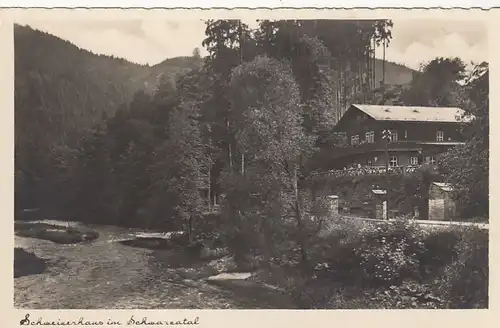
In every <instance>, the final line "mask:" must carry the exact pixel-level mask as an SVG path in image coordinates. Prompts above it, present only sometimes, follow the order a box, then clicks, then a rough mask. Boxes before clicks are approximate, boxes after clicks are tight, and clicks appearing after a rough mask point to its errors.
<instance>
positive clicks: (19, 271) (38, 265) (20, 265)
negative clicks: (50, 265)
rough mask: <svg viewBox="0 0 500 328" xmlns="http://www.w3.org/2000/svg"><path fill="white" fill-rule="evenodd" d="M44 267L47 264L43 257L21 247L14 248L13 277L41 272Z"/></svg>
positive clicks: (45, 267)
mask: <svg viewBox="0 0 500 328" xmlns="http://www.w3.org/2000/svg"><path fill="white" fill-rule="evenodd" d="M45 269H47V264H46V262H45V260H44V259H41V258H39V257H37V256H36V255H34V254H32V253H28V252H26V251H25V250H24V249H22V248H15V249H14V278H19V277H23V276H29V275H34V274H41V273H43V272H44V271H45Z"/></svg>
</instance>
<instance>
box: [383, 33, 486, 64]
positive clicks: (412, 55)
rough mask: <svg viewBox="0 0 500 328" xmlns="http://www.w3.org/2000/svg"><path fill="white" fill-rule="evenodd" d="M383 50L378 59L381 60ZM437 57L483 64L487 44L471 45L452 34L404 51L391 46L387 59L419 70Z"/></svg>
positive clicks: (417, 44) (409, 46)
mask: <svg viewBox="0 0 500 328" xmlns="http://www.w3.org/2000/svg"><path fill="white" fill-rule="evenodd" d="M381 52H382V51H381V49H378V53H377V57H379V58H381V57H382V56H381ZM436 57H459V58H461V59H462V60H463V61H464V62H466V63H469V62H470V61H474V62H481V61H487V60H488V49H487V45H486V43H475V44H474V45H472V46H471V45H469V44H468V43H467V41H466V40H465V39H464V38H463V37H462V36H461V35H459V34H458V33H452V34H448V35H445V36H441V37H438V38H433V39H432V40H431V41H430V42H428V43H427V44H425V43H421V42H411V43H410V44H409V45H407V46H406V47H405V48H404V49H402V50H401V48H398V47H393V46H392V45H390V46H389V47H388V48H387V49H386V59H387V60H389V61H393V62H396V63H402V64H405V65H406V66H408V67H410V68H413V69H418V68H419V66H420V64H422V63H425V62H428V61H431V60H432V59H434V58H436Z"/></svg>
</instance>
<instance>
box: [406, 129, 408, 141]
mask: <svg viewBox="0 0 500 328" xmlns="http://www.w3.org/2000/svg"><path fill="white" fill-rule="evenodd" d="M405 139H408V131H406V130H405Z"/></svg>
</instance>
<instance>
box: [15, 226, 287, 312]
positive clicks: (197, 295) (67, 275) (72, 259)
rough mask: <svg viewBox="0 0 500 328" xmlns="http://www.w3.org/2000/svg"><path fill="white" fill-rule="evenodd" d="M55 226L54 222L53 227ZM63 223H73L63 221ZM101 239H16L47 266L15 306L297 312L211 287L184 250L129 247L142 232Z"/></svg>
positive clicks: (251, 294) (21, 287)
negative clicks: (60, 241) (62, 242)
mask: <svg viewBox="0 0 500 328" xmlns="http://www.w3.org/2000/svg"><path fill="white" fill-rule="evenodd" d="M48 223H54V222H48ZM59 223H60V224H67V223H65V222H59ZM71 224H72V225H77V224H74V223H71ZM92 228H93V229H95V230H97V231H98V232H99V238H98V239H97V240H95V241H93V242H90V243H80V244H72V245H60V244H55V243H53V242H50V241H47V240H41V239H35V238H25V237H19V236H16V237H15V247H20V248H23V249H24V250H26V251H28V252H30V253H34V254H35V255H36V256H37V257H39V258H41V259H43V260H45V262H46V264H47V267H46V269H45V271H43V272H42V273H39V274H32V275H26V276H21V277H19V278H15V279H14V305H15V307H16V308H30V309H125V308H127V309H228V308H231V309H269V308H293V304H292V303H291V302H290V300H289V299H288V298H287V297H284V296H283V295H278V294H275V293H273V292H271V291H266V292H262V290H258V291H257V290H254V291H251V290H250V291H249V290H237V289H232V288H231V289H228V288H222V287H218V286H214V285H211V284H208V283H206V281H205V278H206V277H208V276H210V275H211V274H214V273H216V272H214V271H213V268H211V267H208V266H207V265H206V263H194V262H192V261H190V260H189V259H188V258H186V256H185V255H184V254H183V253H181V251H172V250H168V251H167V250H161V251H157V250H148V249H143V248H137V247H130V246H125V245H123V244H121V243H119V241H120V240H125V239H132V238H133V236H134V235H135V234H136V233H137V232H140V231H139V230H137V229H126V228H119V227H113V226H98V227H96V226H93V227H92Z"/></svg>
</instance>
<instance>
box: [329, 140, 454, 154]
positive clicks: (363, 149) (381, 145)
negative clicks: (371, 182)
mask: <svg viewBox="0 0 500 328" xmlns="http://www.w3.org/2000/svg"><path fill="white" fill-rule="evenodd" d="M460 144H463V142H455V141H434V142H426V141H408V140H402V141H395V142H389V144H388V145H387V149H388V151H390V152H394V151H419V150H420V151H421V150H423V149H424V148H438V149H441V148H442V149H447V148H449V147H453V146H457V145H460ZM334 150H335V151H332V153H331V158H339V157H345V156H350V155H357V154H363V153H369V152H382V151H385V141H377V142H374V143H367V142H362V143H360V144H358V145H354V146H351V145H345V146H342V147H338V148H335V149H334Z"/></svg>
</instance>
